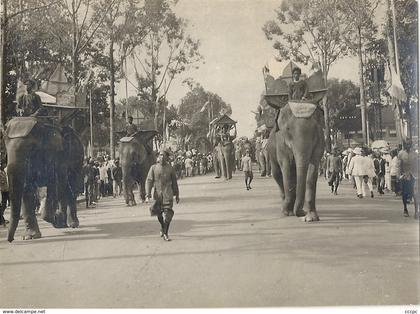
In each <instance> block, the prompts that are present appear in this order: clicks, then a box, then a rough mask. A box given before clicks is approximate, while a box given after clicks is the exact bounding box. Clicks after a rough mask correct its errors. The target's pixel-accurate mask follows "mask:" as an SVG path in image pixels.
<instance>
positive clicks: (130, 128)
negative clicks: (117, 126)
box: [125, 116, 138, 136]
mask: <svg viewBox="0 0 420 314" xmlns="http://www.w3.org/2000/svg"><path fill="white" fill-rule="evenodd" d="M125 131H126V132H127V134H126V136H133V135H134V134H135V133H136V132H137V131H138V130H137V126H136V125H135V124H134V123H133V117H132V116H129V117H128V122H127V125H126V126H125Z"/></svg>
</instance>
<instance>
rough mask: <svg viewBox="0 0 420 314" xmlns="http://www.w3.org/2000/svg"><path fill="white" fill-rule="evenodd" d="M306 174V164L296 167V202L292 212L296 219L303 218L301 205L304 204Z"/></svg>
mask: <svg viewBox="0 0 420 314" xmlns="http://www.w3.org/2000/svg"><path fill="white" fill-rule="evenodd" d="M307 174H308V164H304V165H296V179H297V180H296V200H295V205H294V208H293V211H294V212H295V215H296V216H298V217H302V216H305V213H304V211H303V205H304V203H305V192H306V177H307Z"/></svg>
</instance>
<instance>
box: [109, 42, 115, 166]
mask: <svg viewBox="0 0 420 314" xmlns="http://www.w3.org/2000/svg"><path fill="white" fill-rule="evenodd" d="M109 58H110V63H111V64H110V77H111V95H110V100H111V108H110V111H109V143H110V153H111V159H114V158H115V144H114V113H115V64H114V39H113V35H111V44H110V47H109Z"/></svg>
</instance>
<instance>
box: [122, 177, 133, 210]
mask: <svg viewBox="0 0 420 314" xmlns="http://www.w3.org/2000/svg"><path fill="white" fill-rule="evenodd" d="M130 188H132V185H131V182H128V180H124V198H125V203H126V204H127V205H130V201H131V199H130Z"/></svg>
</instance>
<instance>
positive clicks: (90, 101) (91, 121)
mask: <svg viewBox="0 0 420 314" xmlns="http://www.w3.org/2000/svg"><path fill="white" fill-rule="evenodd" d="M89 120H90V156H92V157H93V114H92V88H91V89H90V92H89Z"/></svg>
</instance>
